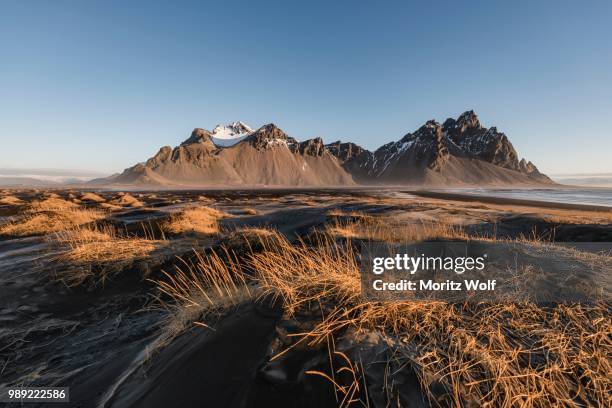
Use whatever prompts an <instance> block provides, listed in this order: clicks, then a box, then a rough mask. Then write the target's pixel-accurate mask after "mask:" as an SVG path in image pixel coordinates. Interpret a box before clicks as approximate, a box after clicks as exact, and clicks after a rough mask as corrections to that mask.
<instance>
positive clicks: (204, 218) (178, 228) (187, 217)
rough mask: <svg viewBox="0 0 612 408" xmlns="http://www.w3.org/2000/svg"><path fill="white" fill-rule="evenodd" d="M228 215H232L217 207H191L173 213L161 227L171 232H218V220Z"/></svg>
mask: <svg viewBox="0 0 612 408" xmlns="http://www.w3.org/2000/svg"><path fill="white" fill-rule="evenodd" d="M227 217H230V215H229V214H227V213H224V212H223V211H219V210H217V209H215V208H210V207H191V208H187V209H185V210H182V211H179V212H177V213H175V214H172V215H171V216H170V219H169V220H168V221H166V222H164V223H163V224H162V226H161V228H162V230H163V231H164V232H167V233H171V234H183V233H200V234H216V233H218V232H219V222H218V220H219V219H221V218H227Z"/></svg>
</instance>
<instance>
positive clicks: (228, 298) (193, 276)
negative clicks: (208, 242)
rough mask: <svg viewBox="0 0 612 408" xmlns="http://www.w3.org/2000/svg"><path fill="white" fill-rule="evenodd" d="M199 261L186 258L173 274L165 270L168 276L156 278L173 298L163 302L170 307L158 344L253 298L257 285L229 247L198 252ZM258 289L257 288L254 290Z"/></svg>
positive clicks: (163, 290)
mask: <svg viewBox="0 0 612 408" xmlns="http://www.w3.org/2000/svg"><path fill="white" fill-rule="evenodd" d="M194 253H195V257H196V259H195V261H194V262H191V263H187V262H185V261H183V260H182V259H181V261H182V262H183V268H181V269H179V270H178V271H177V272H175V273H173V274H169V273H167V272H163V273H164V274H165V275H166V277H167V278H168V280H157V281H154V282H155V283H156V284H157V286H158V288H159V290H160V292H161V293H162V294H163V295H166V296H169V297H170V298H171V299H173V302H172V303H169V302H163V303H162V305H164V307H165V308H166V309H167V310H168V311H169V315H168V318H167V319H166V320H165V322H164V325H163V329H162V335H161V336H160V339H159V340H158V342H157V347H160V346H162V345H165V344H167V343H168V342H169V341H170V340H172V339H173V338H174V337H176V336H177V335H179V334H180V333H182V332H183V331H184V330H185V329H186V328H188V327H190V326H191V325H192V324H194V323H195V324H196V325H199V326H204V327H209V326H208V325H207V324H206V323H204V322H203V321H202V320H204V319H205V318H206V317H207V316H209V315H211V314H218V313H220V312H222V311H224V310H227V309H229V308H232V307H235V306H237V305H238V304H240V303H242V302H244V301H246V300H249V299H252V296H253V295H254V294H255V293H256V290H257V289H256V288H252V289H251V288H250V287H249V285H248V284H247V277H246V274H245V273H243V272H242V269H241V266H240V263H239V262H238V260H237V259H236V258H235V256H233V254H230V253H229V252H227V251H222V255H224V256H223V257H222V256H220V255H219V254H217V253H214V252H213V253H212V254H210V255H208V256H204V255H202V254H200V253H198V252H195V251H194ZM254 291H255V292H254Z"/></svg>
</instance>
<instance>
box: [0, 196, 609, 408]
mask: <svg viewBox="0 0 612 408" xmlns="http://www.w3.org/2000/svg"><path fill="white" fill-rule="evenodd" d="M3 194H4V195H11V196H13V197H18V199H19V202H18V201H16V200H12V199H11V200H6V201H7V202H11V203H13V202H14V203H15V204H7V205H1V206H0V227H1V226H2V225H6V224H7V223H10V222H18V221H19V219H20V217H22V216H23V214H24V211H26V207H27V204H28V203H30V202H32V201H33V200H35V199H41V198H44V197H45V196H48V195H49V194H54V195H57V196H59V197H60V198H61V199H64V200H67V201H71V202H77V203H78V205H79V206H81V207H83V208H95V209H97V208H104V210H105V211H107V215H106V219H105V220H106V221H105V222H108V223H110V224H111V225H113V226H114V227H116V228H117V229H120V230H122V231H126V232H128V233H130V234H134V235H137V236H145V235H147V238H156V239H158V238H160V236H161V235H162V234H163V233H162V232H161V231H160V229H159V228H158V227H157V226H158V225H159V224H160V223H163V222H164V221H165V220H167V219H169V217H170V216H171V215H172V214H174V213H176V212H178V211H181V209H183V208H184V207H185V206H193V205H210V206H213V207H214V208H217V209H219V210H221V211H223V212H225V213H227V214H229V215H230V216H228V217H227V218H224V219H222V220H220V221H219V223H220V228H221V229H222V231H223V232H224V233H229V232H231V231H233V230H236V229H239V228H245V227H256V228H274V229H276V230H278V231H279V232H281V233H282V234H283V235H285V236H286V237H288V238H289V239H291V240H295V239H297V238H298V237H304V236H308V234H311V233H312V232H313V231H314V230H316V229H319V230H321V229H324V228H325V227H326V226H327V225H329V224H330V223H332V222H334V220H337V218H338V217H337V216H334V215H332V214H334V213H341V214H356V213H358V214H367V215H371V216H385V217H389V219H392V220H394V222H396V223H405V224H410V223H418V222H424V221H431V220H433V221H436V220H437V221H439V220H441V219H443V220H445V222H450V223H452V224H454V225H460V226H462V228H465V230H466V231H467V232H468V233H469V234H473V235H479V236H485V235H487V236H494V237H495V238H497V239H513V238H517V237H521V236H530V235H532V236H537V237H538V238H539V239H543V240H545V241H554V242H555V243H557V244H559V245H563V244H565V245H569V246H574V247H579V246H580V243H584V242H599V243H601V246H600V247H597V250H601V249H606V248H608V249H609V242H612V212H611V211H612V210H611V209H601V208H593V207H588V206H577V205H571V206H568V205H556V204H547V205H542V204H541V203H534V202H527V201H525V200H520V201H517V200H503V199H486V198H483V199H480V198H479V199H478V200H476V199H475V198H472V197H464V196H461V195H457V194H452V195H450V194H438V193H425V192H395V191H389V190H385V191H380V192H378V191H372V190H356V191H348V190H346V189H344V190H300V191H292V190H287V191H284V190H274V191H261V192H257V191H252V190H251V191H223V190H215V191H206V192H203V191H174V192H173V191H164V192H161V191H156V192H131V193H130V195H131V198H129V199H125V197H123V196H120V197H117V194H116V192H108V191H106V192H97V194H96V196H97V197H98V198H99V199H98V198H96V197H94V199H89V200H81V199H80V197H83V192H80V191H64V190H59V191H54V192H49V191H42V190H40V191H32V190H21V191H5V192H4V193H3ZM85 198H92V197H91V196H90V197H85ZM132 198H133V199H134V200H136V201H134V200H132ZM104 203H112V204H111V205H112V207H111V206H106V207H102V206H103V204H104ZM143 225H145V226H148V227H144V228H143ZM164 239H166V240H168V242H169V243H168V245H167V248H169V251H170V255H171V256H168V257H165V258H163V259H162V261H160V262H159V263H156V264H155V266H154V267H152V268H151V270H147V272H146V274H143V272H142V271H141V270H140V269H138V270H137V269H134V268H133V267H129V268H128V269H127V270H124V271H122V272H121V273H119V274H117V275H114V277H113V278H112V279H110V280H109V281H107V282H105V283H104V285H94V286H88V285H82V286H77V287H67V286H65V285H63V284H61V283H58V282H57V281H56V280H54V279H53V278H52V277H53V276H54V273H55V272H57V271H58V270H62V269H63V268H66V267H67V265H65V264H61V263H58V261H57V258H56V256H57V255H58V254H60V253H61V252H62V249H61V248H58V247H57V246H56V245H54V243H53V235H52V234H33V235H30V236H18V237H16V236H11V235H6V234H5V235H0V323H1V324H0V385H21V386H70V387H71V403H70V404H69V405H62V406H74V407H95V406H108V407H169V406H175V407H192V406H224V407H249V406H278V407H281V406H282V407H290V406H294V407H310V406H312V407H315V406H316V407H323V406H337V402H336V398H335V396H334V391H333V387H331V386H330V384H329V382H327V381H325V380H323V379H321V378H319V377H316V376H305V375H304V372H305V371H306V370H324V369H325V367H326V364H327V362H328V355H327V354H328V353H327V351H326V350H320V349H314V350H309V349H300V350H298V351H296V352H295V353H289V354H288V355H286V356H285V357H283V358H282V359H280V361H278V360H277V361H275V362H270V361H269V359H270V355H271V351H270V350H271V349H272V348H274V347H273V343H274V341H275V339H276V338H277V337H278V332H279V327H280V326H282V325H283V324H286V323H287V322H283V321H282V320H283V319H282V312H281V311H280V309H279V305H278V304H275V303H274V302H271V301H270V302H264V303H262V304H259V305H252V304H246V305H242V306H240V307H238V308H237V309H236V310H234V311H233V312H232V313H230V314H227V315H224V316H218V317H217V318H215V320H214V327H215V329H214V330H208V329H206V328H202V327H199V326H194V327H192V328H190V329H189V330H187V331H186V332H185V333H184V334H182V335H180V336H179V337H178V338H176V339H175V340H174V341H172V342H171V343H170V344H169V345H167V346H165V347H163V348H161V349H160V350H156V351H155V352H154V353H153V354H152V355H149V353H148V350H149V347H150V346H151V345H152V344H155V341H156V339H157V338H158V336H159V335H160V330H161V328H162V326H163V322H164V318H165V316H166V311H164V310H160V309H159V308H156V307H154V306H155V296H156V295H157V293H156V292H155V287H154V285H153V284H152V283H151V282H150V281H147V280H144V279H145V278H154V279H155V278H163V275H162V273H161V271H162V270H164V271H166V272H170V273H172V271H173V270H174V268H176V267H177V265H181V263H180V262H179V261H177V258H176V256H180V257H183V258H189V257H190V254H191V251H192V248H195V249H198V250H203V251H205V250H207V249H210V248H214V247H216V246H217V245H219V243H220V241H222V236H207V237H202V236H195V237H194V236H190V237H189V241H188V242H187V244H186V241H185V240H186V238H185V237H182V236H171V237H164ZM589 248H591V249H590V250H593V249H592V248H593V247H592V246H591V247H589ZM548 256H550V255H548ZM548 261H550V259H548V260H547V262H548ZM130 268H131V269H130ZM604 272H605V269H604ZM608 272H610V273H607V274H606V273H604V274H603V276H602V277H601V279H603V280H605V281H608V282H609V279H610V274H612V272H611V271H609V270H608ZM364 344H365V343H364ZM374 344H375V346H372V347H370V348H369V349H368V350H370V351H369V353H370V354H367V353H366V354H367V355H370V356H371V355H372V354H371V353H373V351H372V350H375V349H376V347H379V348H380V343H379V342H375V343H374ZM355 347H356V343H355V342H353V343H350V344H349V343H347V344H345V345H344V349H345V350H347V353H353V355H354V354H355V353H357V354H358V352H357V351H355ZM376 350H378V349H376ZM361 352H363V349H361ZM377 352H381V351H380V350H378V351H377ZM372 367H373V368H372V372H373V373H375V372H376V370H377V368H376V366H375V365H374V366H372ZM406 370H407V371H406V373H405V376H404V381H405V385H404V388H403V390H402V392H401V393H400V394H401V397H402V398H404V399H406V400H409V401H411V403H412V404H414V406H427V405H428V403H427V400H426V398H425V396H424V394H423V393H422V391H421V390H420V388H419V385H418V381H417V376H416V373H414V372H411V371H410V369H408V368H407V369H406ZM377 378H380V377H376V376H375V375H374V374H372V375H371V382H372V384H373V387H374V384H376V382H377ZM370 398H371V400H372V401H373V403H374V402H376V400H377V397H376V396H375V395H373V396H371V397H370ZM379 402H380V401H379ZM32 406H35V404H33V405H32ZM373 406H378V405H376V404H374V405H373ZM381 406H382V405H381Z"/></svg>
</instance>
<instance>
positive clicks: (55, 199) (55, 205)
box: [29, 194, 79, 212]
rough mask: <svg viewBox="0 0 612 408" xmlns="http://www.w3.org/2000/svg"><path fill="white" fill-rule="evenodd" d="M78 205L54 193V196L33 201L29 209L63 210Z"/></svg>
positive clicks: (32, 210) (33, 210)
mask: <svg viewBox="0 0 612 408" xmlns="http://www.w3.org/2000/svg"><path fill="white" fill-rule="evenodd" d="M78 207H79V205H78V204H75V203H73V202H70V201H67V200H64V199H63V198H60V197H59V196H58V195H57V194H54V195H53V196H51V197H49V198H45V199H44V200H36V201H33V202H32V203H31V204H30V206H29V210H30V211H31V212H40V211H61V210H66V209H71V208H78Z"/></svg>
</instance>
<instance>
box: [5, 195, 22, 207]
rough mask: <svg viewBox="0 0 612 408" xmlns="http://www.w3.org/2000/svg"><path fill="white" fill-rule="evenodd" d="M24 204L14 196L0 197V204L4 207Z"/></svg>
mask: <svg viewBox="0 0 612 408" xmlns="http://www.w3.org/2000/svg"><path fill="white" fill-rule="evenodd" d="M24 203H25V202H24V201H23V200H21V199H19V198H18V197H15V196H14V195H6V196H4V197H0V204H4V205H22V204H24Z"/></svg>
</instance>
